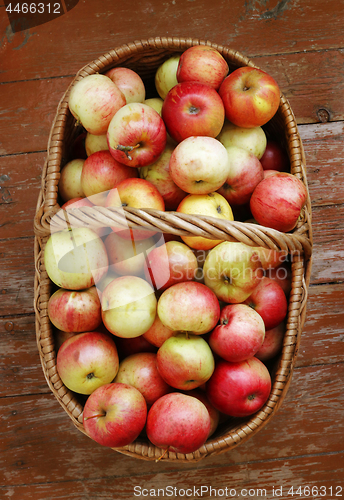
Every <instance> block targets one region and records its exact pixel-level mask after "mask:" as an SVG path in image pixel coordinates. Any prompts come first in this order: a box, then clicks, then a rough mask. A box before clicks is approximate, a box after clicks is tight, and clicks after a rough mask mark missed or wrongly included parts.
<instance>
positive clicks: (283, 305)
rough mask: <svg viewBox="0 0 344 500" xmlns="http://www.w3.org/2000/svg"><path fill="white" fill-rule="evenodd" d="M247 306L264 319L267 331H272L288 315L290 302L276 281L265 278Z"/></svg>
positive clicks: (246, 301) (249, 299) (254, 291)
mask: <svg viewBox="0 0 344 500" xmlns="http://www.w3.org/2000/svg"><path fill="white" fill-rule="evenodd" d="M245 304H247V305H248V306H250V307H252V308H253V309H254V310H255V311H257V313H258V314H260V316H261V317H262V318H263V321H264V324H265V329H266V330H271V328H275V326H277V325H278V324H279V323H281V322H282V321H283V320H284V318H285V317H286V315H287V311H288V302H287V299H286V296H285V293H284V291H283V289H282V288H281V287H280V285H279V284H278V283H276V281H274V280H272V279H270V278H267V277H266V276H264V277H263V278H262V279H261V280H260V283H259V284H258V285H257V287H256V288H255V289H254V290H253V292H252V293H251V295H250V296H249V297H248V298H247V299H246V300H245Z"/></svg>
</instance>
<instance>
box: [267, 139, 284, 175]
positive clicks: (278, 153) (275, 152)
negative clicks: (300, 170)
mask: <svg viewBox="0 0 344 500" xmlns="http://www.w3.org/2000/svg"><path fill="white" fill-rule="evenodd" d="M260 162H261V164H262V167H263V169H264V170H277V171H279V172H288V171H289V168H290V164H289V158H288V155H287V153H286V151H285V149H283V148H282V146H281V145H280V144H279V143H278V142H276V141H273V140H272V139H268V141H267V144H266V148H265V152H264V154H263V156H262V157H261V159H260Z"/></svg>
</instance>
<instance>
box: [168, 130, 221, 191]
mask: <svg viewBox="0 0 344 500" xmlns="http://www.w3.org/2000/svg"><path fill="white" fill-rule="evenodd" d="M169 168H170V174H171V177H172V180H173V181H174V182H175V183H176V184H177V186H179V187H180V188H181V189H182V190H183V191H186V192H187V193H190V194H208V193H212V192H213V191H216V190H217V189H219V188H220V187H221V186H222V185H223V184H224V183H225V182H226V179H227V177H228V175H229V171H230V170H229V169H230V166H229V161H228V153H227V150H226V148H225V147H224V146H223V144H221V143H220V142H219V141H218V140H216V139H213V138H212V137H194V136H192V137H188V138H187V139H185V140H183V141H182V142H180V143H179V144H178V146H176V148H175V149H174V151H173V153H172V155H171V159H170V164H169Z"/></svg>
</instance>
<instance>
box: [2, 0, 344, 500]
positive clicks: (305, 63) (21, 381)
mask: <svg viewBox="0 0 344 500" xmlns="http://www.w3.org/2000/svg"><path fill="white" fill-rule="evenodd" d="M3 3H4V2H3V0H0V4H1V5H0V13H1V16H0V23H1V29H0V54H1V71H0V81H1V84H2V85H1V87H0V102H1V104H0V105H1V108H0V110H1V111H0V155H1V156H0V187H1V190H0V258H1V261H0V262H1V274H0V293H1V295H0V296H1V302H0V333H1V334H0V374H1V379H0V380H1V384H0V407H1V409H0V423H1V427H0V450H1V454H0V498H1V499H7V498H11V500H27V499H32V500H47V499H66V500H67V499H68V500H71V499H77V500H86V499H90V500H94V499H95V498H102V499H117V498H126V499H132V498H140V497H141V498H142V497H144V496H146V497H148V498H152V497H154V493H155V495H156V496H158V493H159V494H160V497H162V495H163V493H165V496H166V497H167V496H168V493H169V492H170V491H171V490H168V489H165V490H164V491H162V490H160V492H158V488H160V489H163V488H166V487H167V486H171V488H172V487H173V488H174V487H176V488H177V489H178V491H177V494H174V496H173V495H172V496H171V495H170V496H169V498H180V497H181V496H182V494H183V491H182V490H181V489H182V488H184V489H186V488H192V489H193V488H195V491H191V490H188V491H187V492H185V495H186V494H188V498H193V499H194V498H200V497H201V494H202V498H217V497H220V496H221V494H223V493H224V494H226V490H225V488H227V495H225V496H223V498H231V496H232V495H233V494H234V491H233V489H236V496H237V497H238V496H239V497H244V495H245V491H242V490H243V489H246V490H247V491H246V496H249V497H251V498H265V497H266V498H275V497H276V498H277V497H279V498H284V499H287V498H288V499H289V498H306V497H307V498H317V495H316V491H317V490H316V488H317V489H318V493H319V496H320V495H322V497H323V498H335V496H336V495H337V496H336V497H340V496H343V495H344V484H343V483H344V481H343V478H344V459H343V450H344V437H343V428H344V418H343V415H344V412H343V403H344V401H343V393H344V389H343V382H344V349H343V340H344V307H343V306H344V283H343V281H344V260H343V256H344V253H343V226H344V223H343V214H344V209H343V207H344V205H343V197H344V194H343V192H344V168H343V163H344V147H343V140H344V125H343V119H344V98H343V96H344V70H343V68H344V55H343V48H342V47H343V30H344V3H343V1H341V0H336V1H334V0H302V1H301V0H283V1H277V0H264V1H263V0H246V1H243V0H231V1H230V2H226V1H223V0H213V1H212V2H208V1H207V0H197V1H195V0H172V1H170V0H165V1H163V0H161V1H159V0H150V1H146V0H144V1H142V2H137V0H135V1H134V0H127V1H125V2H119V1H114V0H111V1H110V0H102V1H101V2H100V1H96V0H88V1H87V2H86V1H85V0H80V1H79V3H78V5H76V6H75V7H74V8H73V9H72V10H70V11H69V12H68V13H65V14H64V15H62V16H60V17H58V18H57V19H55V20H53V21H51V22H48V23H46V24H42V25H39V26H36V27H32V28H30V29H28V30H26V31H21V32H17V33H14V34H13V33H12V31H11V29H10V27H9V21H8V18H7V15H6V12H5V6H4V5H3ZM62 4H65V5H64V7H65V6H67V7H68V5H70V2H67V1H64V2H62ZM173 35H174V36H181V37H182V36H184V37H186V36H187V37H193V38H201V39H208V40H210V41H213V42H216V43H219V44H224V45H227V46H230V47H232V48H234V49H237V50H239V51H240V52H242V53H244V54H246V55H248V56H250V57H252V58H254V61H255V62H256V64H258V65H259V66H260V67H261V68H263V69H265V70H266V71H267V72H269V73H270V74H271V75H272V76H274V77H275V78H276V79H277V81H278V82H279V84H280V87H281V89H282V91H283V92H284V93H285V95H286V97H287V98H288V99H289V101H290V103H291V106H292V109H293V110H294V113H295V115H296V118H297V122H298V124H299V130H300V134H301V137H302V140H303V143H304V148H305V152H306V158H307V175H308V181H309V188H310V194H311V199H312V208H313V231H314V262H313V271H312V277H311V285H310V288H309V300H308V314H307V320H306V324H305V327H304V331H303V335H302V340H301V347H300V351H299V355H298V360H297V366H296V369H295V371H294V375H293V379H292V383H291V387H290V389H289V392H288V395H287V397H286V399H285V401H284V403H283V405H282V407H281V408H280V410H279V412H278V413H277V415H276V416H275V417H274V418H273V419H272V421H271V422H270V423H269V424H268V425H267V426H266V427H265V428H264V429H263V430H262V431H261V432H259V433H258V434H257V435H256V436H254V437H253V438H252V439H250V440H249V441H248V442H246V443H245V444H243V445H241V446H239V447H237V448H235V449H234V450H232V451H230V452H227V453H225V454H221V455H218V456H216V457H213V458H209V459H205V460H203V461H201V462H199V463H196V464H189V465H178V464H175V463H157V464H155V463H154V462H144V461H138V460H135V459H132V458H129V457H127V456H124V455H121V454H119V453H116V452H114V451H112V450H109V449H106V448H103V447H100V446H99V445H97V444H96V443H94V442H93V441H91V440H90V439H88V438H87V437H85V436H84V435H83V434H81V433H80V432H79V431H77V430H76V429H75V428H74V426H73V425H72V423H71V421H70V420H69V418H68V417H67V415H66V414H65V412H64V411H63V409H62V408H61V407H60V406H59V404H58V402H57V401H56V399H55V398H54V396H53V395H52V394H51V392H50V390H49V388H48V386H47V384H46V382H45V379H44V376H43V372H42V369H41V366H40V362H39V356H38V351H37V347H36V340H35V317H34V310H33V278H34V260H33V218H34V214H35V208H36V200H37V196H38V191H39V188H40V176H41V171H42V166H43V163H44V160H45V156H46V147H47V140H48V135H49V130H50V126H51V123H52V120H53V117H54V114H55V110H56V107H57V104H58V102H59V100H60V98H61V97H62V94H63V92H64V91H65V89H66V87H67V85H68V84H69V82H70V81H71V80H72V77H73V75H74V74H75V73H76V71H77V70H78V69H80V68H81V67H82V66H83V65H84V64H86V63H88V62H89V61H91V60H92V59H94V58H96V57H98V56H99V55H101V54H103V53H105V52H107V51H108V50H109V49H111V48H114V47H116V46H119V45H121V44H123V43H126V42H131V41H134V40H136V39H140V38H148V37H151V36H173ZM135 486H136V487H137V488H136V490H134V487H135ZM202 486H203V490H201V489H200V488H201V487H202ZM206 487H208V493H207V492H206ZM210 487H212V488H214V489H216V494H217V496H215V493H214V491H213V492H212V494H210V493H209V488H210ZM298 487H301V488H302V490H297V488H298ZM308 487H309V488H312V487H315V489H313V494H312V491H310V495H309V494H308V493H309V490H308V489H307V488H308ZM144 488H146V490H144ZM280 488H282V495H278V493H280V492H281V489H280ZM292 488H294V490H292ZM340 488H342V489H340ZM221 489H222V490H221ZM231 489H232V490H231ZM264 489H265V490H266V496H264V494H265V492H264ZM149 490H153V491H149ZM230 490H231V491H230ZM135 492H136V495H135ZM293 492H294V496H292V493H293ZM190 493H191V495H190ZM300 493H302V494H301V495H300ZM185 497H186V496H185Z"/></svg>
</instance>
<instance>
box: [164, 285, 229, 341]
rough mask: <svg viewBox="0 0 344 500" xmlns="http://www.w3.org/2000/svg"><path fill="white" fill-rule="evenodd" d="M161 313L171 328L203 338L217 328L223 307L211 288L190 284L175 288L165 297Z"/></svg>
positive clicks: (175, 286)
mask: <svg viewBox="0 0 344 500" xmlns="http://www.w3.org/2000/svg"><path fill="white" fill-rule="evenodd" d="M157 312H158V315H159V318H160V320H161V321H162V323H163V324H164V325H165V326H167V327H168V328H171V329H172V330H174V331H176V330H179V331H183V332H191V333H193V334H195V335H203V334H204V333H207V332H210V330H212V329H213V328H214V327H215V326H216V324H217V322H218V320H219V317H220V305H219V302H218V300H217V298H216V295H215V293H214V292H213V291H212V290H210V288H208V287H207V286H205V285H203V284H202V283H197V282H195V281H186V282H184V283H177V284H176V285H172V286H170V287H169V288H167V290H165V291H164V292H163V293H162V295H161V297H160V298H159V301H158V309H157Z"/></svg>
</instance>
